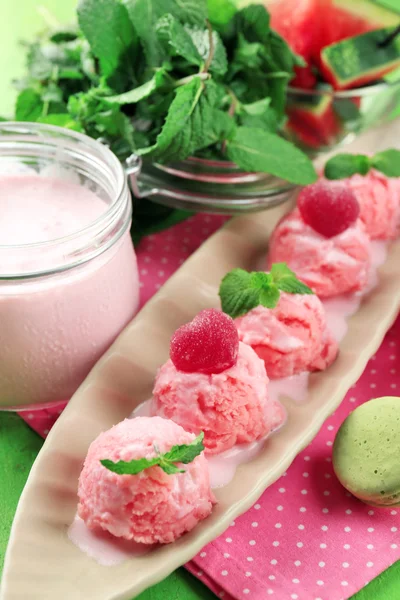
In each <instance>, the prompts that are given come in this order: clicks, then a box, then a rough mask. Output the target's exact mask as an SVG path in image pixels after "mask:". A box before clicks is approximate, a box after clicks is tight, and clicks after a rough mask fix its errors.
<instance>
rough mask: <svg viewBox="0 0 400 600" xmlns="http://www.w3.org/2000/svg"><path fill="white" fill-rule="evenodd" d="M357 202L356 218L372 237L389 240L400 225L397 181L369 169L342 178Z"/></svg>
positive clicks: (399, 191)
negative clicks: (358, 217) (362, 172)
mask: <svg viewBox="0 0 400 600" xmlns="http://www.w3.org/2000/svg"><path fill="white" fill-rule="evenodd" d="M346 181H347V183H348V185H349V186H350V188H351V189H352V190H353V192H354V194H355V196H356V198H357V200H358V203H359V205H360V219H361V221H362V222H363V223H364V225H365V230H366V232H367V234H368V235H369V237H370V238H371V239H372V240H391V239H394V238H396V237H397V236H398V234H399V226H400V182H399V180H398V179H394V178H390V177H386V176H385V175H384V174H383V173H380V172H379V171H375V170H372V171H370V172H369V173H368V174H367V175H364V176H363V175H353V176H352V177H349V179H347V180H346Z"/></svg>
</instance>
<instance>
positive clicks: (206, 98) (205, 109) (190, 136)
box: [138, 76, 235, 162]
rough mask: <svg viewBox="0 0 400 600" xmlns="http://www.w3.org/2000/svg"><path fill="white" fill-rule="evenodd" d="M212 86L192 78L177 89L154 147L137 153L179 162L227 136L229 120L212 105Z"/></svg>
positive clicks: (160, 160) (229, 126) (231, 125)
mask: <svg viewBox="0 0 400 600" xmlns="http://www.w3.org/2000/svg"><path fill="white" fill-rule="evenodd" d="M215 85H216V84H214V82H212V81H210V82H206V83H204V82H203V81H202V80H201V78H200V77H198V76H194V77H193V79H192V80H191V81H190V82H189V83H187V84H185V85H183V86H181V87H179V88H178V90H177V92H176V96H175V98H174V100H173V101H172V103H171V105H170V107H169V110H168V115H167V118H166V121H165V123H164V126H163V128H162V130H161V133H160V134H159V135H158V137H157V140H156V144H155V145H154V146H151V147H150V148H144V149H141V150H139V151H138V153H139V154H141V155H144V156H147V157H151V158H152V159H153V160H157V161H159V162H171V161H174V160H183V159H185V158H187V157H188V156H191V155H193V154H194V153H195V152H196V151H198V150H201V149H202V148H205V147H207V146H210V145H212V144H215V143H216V142H218V141H222V140H223V139H225V138H226V137H228V136H229V135H231V134H232V132H233V130H234V126H235V125H234V122H233V119H232V118H231V117H230V116H229V115H228V114H227V113H224V112H223V111H221V110H218V109H216V108H215V107H214V106H213V103H214V102H215V100H216V98H217V91H216V89H215Z"/></svg>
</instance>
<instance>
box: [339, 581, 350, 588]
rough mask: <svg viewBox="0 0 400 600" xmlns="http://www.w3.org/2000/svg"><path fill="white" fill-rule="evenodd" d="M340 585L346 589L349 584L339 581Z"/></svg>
mask: <svg viewBox="0 0 400 600" xmlns="http://www.w3.org/2000/svg"><path fill="white" fill-rule="evenodd" d="M340 585H342V586H343V587H346V585H349V584H348V583H347V581H341V582H340Z"/></svg>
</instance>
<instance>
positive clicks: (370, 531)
mask: <svg viewBox="0 0 400 600" xmlns="http://www.w3.org/2000/svg"><path fill="white" fill-rule="evenodd" d="M367 531H369V533H372V532H373V531H375V530H374V528H373V527H368V529H367Z"/></svg>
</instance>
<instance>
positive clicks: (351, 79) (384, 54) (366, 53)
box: [321, 28, 400, 90]
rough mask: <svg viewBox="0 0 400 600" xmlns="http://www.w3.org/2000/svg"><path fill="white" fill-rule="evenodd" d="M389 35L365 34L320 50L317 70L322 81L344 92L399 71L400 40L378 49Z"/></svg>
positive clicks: (386, 31) (380, 32)
mask: <svg viewBox="0 0 400 600" xmlns="http://www.w3.org/2000/svg"><path fill="white" fill-rule="evenodd" d="M392 31H393V28H388V29H378V30H375V31H369V32H368V33H364V34H362V35H357V36H355V37H352V38H347V39H346V40H342V41H341V42H338V43H336V44H332V45H331V46H327V47H326V48H324V49H323V50H322V52H321V67H322V73H323V75H324V77H325V79H326V81H329V83H331V84H332V86H333V87H334V88H335V89H337V90H346V89H349V88H354V87H359V86H361V85H365V84H368V83H372V82H374V81H377V80H378V79H380V78H381V77H383V75H385V74H386V73H389V72H390V71H393V70H394V69H396V68H397V67H400V37H399V36H397V37H396V38H395V39H394V40H393V41H392V42H391V43H390V44H387V45H385V46H384V47H381V46H380V43H381V42H382V41H383V40H385V39H386V38H387V37H388V35H390V33H391V32H392Z"/></svg>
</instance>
